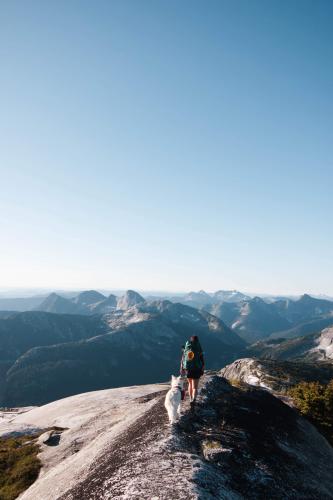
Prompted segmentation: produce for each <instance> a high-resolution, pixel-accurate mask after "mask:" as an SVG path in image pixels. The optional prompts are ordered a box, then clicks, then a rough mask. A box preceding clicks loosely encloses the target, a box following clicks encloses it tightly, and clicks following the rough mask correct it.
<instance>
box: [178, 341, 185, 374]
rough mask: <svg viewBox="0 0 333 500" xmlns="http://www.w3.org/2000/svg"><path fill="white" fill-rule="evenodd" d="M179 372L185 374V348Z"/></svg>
mask: <svg viewBox="0 0 333 500" xmlns="http://www.w3.org/2000/svg"><path fill="white" fill-rule="evenodd" d="M179 373H180V374H181V375H183V374H184V373H185V370H184V348H182V357H181V360H180V370H179Z"/></svg>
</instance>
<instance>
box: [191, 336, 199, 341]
mask: <svg viewBox="0 0 333 500" xmlns="http://www.w3.org/2000/svg"><path fill="white" fill-rule="evenodd" d="M190 340H191V342H199V338H198V336H197V335H192V337H191V338H190Z"/></svg>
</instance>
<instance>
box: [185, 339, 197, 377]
mask: <svg viewBox="0 0 333 500" xmlns="http://www.w3.org/2000/svg"><path fill="white" fill-rule="evenodd" d="M201 353H202V349H201V345H200V343H199V342H191V341H190V340H188V341H187V342H186V344H185V348H184V353H183V368H184V369H185V370H201V369H202V361H201V357H200V355H201Z"/></svg>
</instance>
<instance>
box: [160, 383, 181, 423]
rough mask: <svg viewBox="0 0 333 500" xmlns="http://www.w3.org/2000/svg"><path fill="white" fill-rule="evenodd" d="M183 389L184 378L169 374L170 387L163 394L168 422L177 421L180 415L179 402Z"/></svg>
mask: <svg viewBox="0 0 333 500" xmlns="http://www.w3.org/2000/svg"><path fill="white" fill-rule="evenodd" d="M183 390H184V380H183V379H182V378H181V377H175V376H174V375H172V376H171V389H170V390H169V391H168V392H167V395H166V396H165V402H164V406H165V408H166V410H167V412H168V415H169V420H170V424H174V423H175V422H177V420H178V418H179V415H180V402H181V400H182V392H183Z"/></svg>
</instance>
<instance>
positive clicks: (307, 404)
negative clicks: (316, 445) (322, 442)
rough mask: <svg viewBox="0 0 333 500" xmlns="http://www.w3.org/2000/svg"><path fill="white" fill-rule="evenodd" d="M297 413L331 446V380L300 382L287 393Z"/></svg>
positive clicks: (332, 405) (332, 429) (332, 386)
mask: <svg viewBox="0 0 333 500" xmlns="http://www.w3.org/2000/svg"><path fill="white" fill-rule="evenodd" d="M288 395H289V396H291V397H292V398H293V401H294V403H295V405H296V407H297V408H298V409H299V411H300V412H301V413H302V415H304V416H305V417H307V418H308V419H309V420H310V421H311V422H312V423H313V424H315V425H316V426H317V427H318V429H319V430H320V431H321V432H322V433H323V434H324V435H325V436H326V438H327V439H328V440H329V441H330V442H331V444H333V380H331V381H330V382H329V383H328V384H320V383H319V382H301V383H299V384H297V385H296V386H294V387H292V388H291V389H289V391H288Z"/></svg>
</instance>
